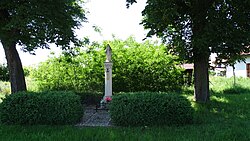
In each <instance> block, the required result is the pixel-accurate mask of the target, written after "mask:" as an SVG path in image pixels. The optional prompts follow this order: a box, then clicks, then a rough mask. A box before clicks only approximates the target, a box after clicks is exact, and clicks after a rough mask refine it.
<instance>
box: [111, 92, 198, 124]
mask: <svg viewBox="0 0 250 141" xmlns="http://www.w3.org/2000/svg"><path fill="white" fill-rule="evenodd" d="M110 113H111V119H112V121H113V123H114V124H116V125H119V126H155V125H172V124H177V125H183V124H188V123H191V122H192V119H193V113H194V110H193V109H192V107H191V104H190V102H189V101H188V100H187V99H186V98H185V97H183V96H179V95H174V94H166V93H165V94H163V93H126V94H120V95H116V96H113V100H112V102H111V104H110Z"/></svg>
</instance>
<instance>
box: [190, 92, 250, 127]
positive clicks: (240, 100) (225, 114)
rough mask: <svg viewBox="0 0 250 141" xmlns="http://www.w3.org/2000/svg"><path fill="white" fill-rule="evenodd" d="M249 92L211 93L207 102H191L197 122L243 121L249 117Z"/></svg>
mask: <svg viewBox="0 0 250 141" xmlns="http://www.w3.org/2000/svg"><path fill="white" fill-rule="evenodd" d="M249 100H250V92H249V94H242V95H225V94H221V93H213V94H212V95H211V99H210V101H209V102H208V103H205V104H204V103H196V102H193V107H194V109H195V111H196V112H195V121H194V123H197V124H210V123H227V122H229V123H230V122H244V121H249V119H250V111H249V108H250V101H249Z"/></svg>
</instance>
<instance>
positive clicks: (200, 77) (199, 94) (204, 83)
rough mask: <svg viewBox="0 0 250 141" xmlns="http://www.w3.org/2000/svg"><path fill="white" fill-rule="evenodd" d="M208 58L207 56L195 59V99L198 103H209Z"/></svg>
mask: <svg viewBox="0 0 250 141" xmlns="http://www.w3.org/2000/svg"><path fill="white" fill-rule="evenodd" d="M209 96H210V95H209V75H208V57H206V55H205V56H204V55H203V56H202V55H200V56H199V57H198V56H196V57H195V59H194V98H195V101H197V102H202V103H205V102H207V101H209Z"/></svg>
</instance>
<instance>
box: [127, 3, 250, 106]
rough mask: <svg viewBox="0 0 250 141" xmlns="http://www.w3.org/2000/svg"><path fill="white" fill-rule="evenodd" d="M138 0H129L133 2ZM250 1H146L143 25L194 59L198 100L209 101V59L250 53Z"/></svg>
mask: <svg viewBox="0 0 250 141" xmlns="http://www.w3.org/2000/svg"><path fill="white" fill-rule="evenodd" d="M134 2H136V1H135V0H127V4H128V6H129V4H133V3H134ZM249 7H250V1H249V0H241V1H234V0H147V4H146V7H145V9H144V10H143V11H142V15H143V16H144V18H143V20H142V23H141V24H142V25H143V26H144V27H145V28H146V29H149V32H148V34H147V36H148V37H150V36H152V35H157V36H158V37H161V38H162V39H163V41H165V42H166V43H170V44H171V46H170V48H171V50H172V52H173V53H174V54H177V55H179V56H181V57H183V59H186V60H188V61H191V62H194V73H195V74H194V76H195V99H196V100H197V101H201V102H206V101H207V100H209V86H208V81H209V78H208V60H209V59H208V58H209V55H210V54H211V53H217V54H218V56H219V57H221V58H223V59H228V58H230V56H237V55H240V54H241V53H242V52H249V47H248V45H250V32H249V31H250V9H249Z"/></svg>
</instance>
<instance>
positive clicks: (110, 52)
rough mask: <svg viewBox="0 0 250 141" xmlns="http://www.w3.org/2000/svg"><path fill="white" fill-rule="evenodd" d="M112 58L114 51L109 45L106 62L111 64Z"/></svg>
mask: <svg viewBox="0 0 250 141" xmlns="http://www.w3.org/2000/svg"><path fill="white" fill-rule="evenodd" d="M111 56H112V49H111V47H110V46H109V44H108V45H107V48H106V62H111Z"/></svg>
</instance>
